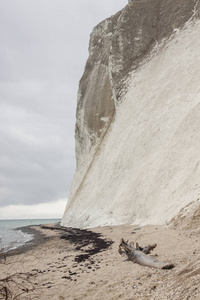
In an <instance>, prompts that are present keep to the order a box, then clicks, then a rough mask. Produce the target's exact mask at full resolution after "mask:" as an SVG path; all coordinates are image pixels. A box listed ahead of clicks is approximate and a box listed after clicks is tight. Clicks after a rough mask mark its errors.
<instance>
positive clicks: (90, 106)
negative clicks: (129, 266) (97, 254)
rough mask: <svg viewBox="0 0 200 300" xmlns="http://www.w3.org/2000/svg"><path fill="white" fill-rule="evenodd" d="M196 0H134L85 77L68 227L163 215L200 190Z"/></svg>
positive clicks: (94, 46)
mask: <svg viewBox="0 0 200 300" xmlns="http://www.w3.org/2000/svg"><path fill="white" fill-rule="evenodd" d="M199 17H200V3H199V0H181V1H175V0H143V1H142V0H132V1H129V2H128V5H127V6H126V7H125V8H124V9H123V10H121V11H120V12H118V13H117V14H116V15H114V16H112V17H110V18H109V19H106V20H105V21H103V22H101V23H100V24H99V25H97V26H96V27H95V28H94V30H93V32H92V34H91V37H90V45H89V58H88V61H87V63H86V67H85V71H84V74H83V77H82V78H81V80H80V85H79V92H78V103H77V122H76V159H77V170H76V174H75V176H74V180H73V183H72V187H71V192H70V199H69V202H68V205H67V207H66V211H65V214H64V216H63V219H62V223H61V224H62V225H64V226H76V227H93V226H98V225H106V224H122V223H140V224H149V223H159V224H161V223H165V222H167V221H168V220H170V219H171V218H172V217H173V216H174V215H175V214H176V213H177V212H178V211H179V210H180V209H181V208H182V207H183V206H185V205H186V204H188V203H189V202H192V201H195V200H197V199H198V197H199V195H200V186H199V180H198V179H199V175H200V154H199V149H200V121H199V116H200V88H199V82H200V40H199V35H200V22H199Z"/></svg>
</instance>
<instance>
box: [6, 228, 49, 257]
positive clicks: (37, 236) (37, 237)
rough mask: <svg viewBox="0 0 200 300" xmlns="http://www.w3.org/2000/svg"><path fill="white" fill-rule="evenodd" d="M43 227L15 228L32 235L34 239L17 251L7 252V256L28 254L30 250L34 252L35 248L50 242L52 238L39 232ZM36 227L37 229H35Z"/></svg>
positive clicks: (16, 249)
mask: <svg viewBox="0 0 200 300" xmlns="http://www.w3.org/2000/svg"><path fill="white" fill-rule="evenodd" d="M40 226H41V225H28V226H23V227H18V228H15V229H14V230H21V231H22V232H24V233H28V234H31V235H32V236H33V238H32V239H31V240H29V241H27V242H25V243H24V245H21V246H19V247H17V248H15V249H11V250H10V251H8V252H6V256H13V255H18V254H23V253H26V252H27V251H29V250H33V249H34V248H35V247H37V246H39V245H42V244H45V243H46V242H48V240H49V239H50V237H48V236H46V235H45V234H44V233H42V232H41V231H39V230H38V229H39V228H40ZM33 227H36V228H38V229H36V228H33Z"/></svg>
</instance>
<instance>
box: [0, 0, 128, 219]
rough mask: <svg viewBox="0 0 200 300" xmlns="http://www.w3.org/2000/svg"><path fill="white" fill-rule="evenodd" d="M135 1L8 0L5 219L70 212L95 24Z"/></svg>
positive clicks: (1, 161)
mask: <svg viewBox="0 0 200 300" xmlns="http://www.w3.org/2000/svg"><path fill="white" fill-rule="evenodd" d="M127 3H128V0H98V1H94V0H73V1H71V0H1V5H0V41H1V46H0V61H1V67H0V140H1V146H0V219H8V218H50V217H62V214H63V212H64V208H65V205H66V203H67V197H68V194H69V190H70V185H71V182H72V178H73V174H74V172H75V151H74V126H75V110H76V95H77V90H78V82H79V80H80V78H81V76H82V73H83V70H84V66H85V62H86V59H87V57H88V43H89V35H90V33H91V31H92V29H93V27H94V26H95V25H97V24H98V23H99V22H100V21H102V20H103V19H105V18H107V17H109V16H111V15H113V14H115V13H116V12H117V11H119V10H120V9H121V8H123V7H124V6H125V5H126V4H127Z"/></svg>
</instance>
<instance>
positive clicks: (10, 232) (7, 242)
mask: <svg viewBox="0 0 200 300" xmlns="http://www.w3.org/2000/svg"><path fill="white" fill-rule="evenodd" d="M60 221H61V220H60V219H40V220H32V219H27V220H0V248H1V249H3V251H4V252H6V251H8V250H11V249H16V248H18V247H20V246H22V245H24V244H25V243H26V242H28V241H31V240H32V239H33V235H32V234H28V233H25V232H22V231H21V230H15V229H16V228H19V227H24V226H29V225H40V224H51V223H57V222H60Z"/></svg>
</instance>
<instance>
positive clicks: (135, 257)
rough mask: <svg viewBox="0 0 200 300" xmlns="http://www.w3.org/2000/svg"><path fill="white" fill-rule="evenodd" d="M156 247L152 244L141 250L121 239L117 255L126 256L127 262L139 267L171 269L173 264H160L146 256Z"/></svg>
mask: <svg viewBox="0 0 200 300" xmlns="http://www.w3.org/2000/svg"><path fill="white" fill-rule="evenodd" d="M156 246H157V244H153V245H148V246H147V247H144V248H142V247H140V246H139V245H138V243H136V247H135V248H134V243H129V242H128V241H127V242H125V241H124V239H121V242H120V244H119V250H118V251H119V254H121V255H123V254H126V256H127V257H128V259H129V260H131V261H133V262H135V263H137V264H139V265H142V266H147V267H149V268H156V269H172V268H173V267H174V265H173V264H171V263H163V262H160V261H158V260H157V259H156V258H155V257H153V256H148V255H147V254H149V253H151V251H152V250H153V249H154V248H156Z"/></svg>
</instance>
